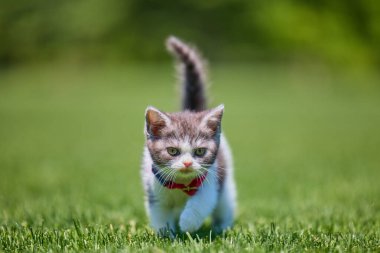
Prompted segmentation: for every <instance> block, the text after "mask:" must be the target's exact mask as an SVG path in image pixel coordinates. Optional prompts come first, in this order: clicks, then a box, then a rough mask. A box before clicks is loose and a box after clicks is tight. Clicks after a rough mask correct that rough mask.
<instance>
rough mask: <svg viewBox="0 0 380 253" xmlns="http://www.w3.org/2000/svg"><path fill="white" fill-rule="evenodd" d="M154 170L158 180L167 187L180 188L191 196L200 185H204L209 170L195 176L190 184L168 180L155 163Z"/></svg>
mask: <svg viewBox="0 0 380 253" xmlns="http://www.w3.org/2000/svg"><path fill="white" fill-rule="evenodd" d="M152 172H153V174H154V175H155V176H156V178H157V180H158V182H160V183H161V184H162V185H163V186H165V187H166V188H168V189H180V190H182V191H183V192H184V193H186V194H187V195H189V196H193V195H194V194H195V193H197V191H198V188H199V186H201V185H202V183H203V181H204V180H205V179H206V175H207V172H206V173H204V174H203V175H202V176H200V177H196V178H194V179H193V181H191V182H190V184H188V185H185V184H178V183H176V182H173V181H166V180H165V179H164V178H163V176H162V175H161V174H160V172H159V171H158V169H157V168H156V167H155V166H154V165H152Z"/></svg>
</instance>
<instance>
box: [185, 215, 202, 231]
mask: <svg viewBox="0 0 380 253" xmlns="http://www.w3.org/2000/svg"><path fill="white" fill-rule="evenodd" d="M202 222H203V220H200V219H199V218H197V217H196V216H195V215H194V214H191V213H190V212H184V213H182V214H181V217H180V218H179V227H180V229H181V231H182V232H190V233H191V232H194V231H197V230H198V229H199V228H200V227H201V226H202Z"/></svg>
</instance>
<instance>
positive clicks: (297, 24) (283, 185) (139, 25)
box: [0, 0, 380, 252]
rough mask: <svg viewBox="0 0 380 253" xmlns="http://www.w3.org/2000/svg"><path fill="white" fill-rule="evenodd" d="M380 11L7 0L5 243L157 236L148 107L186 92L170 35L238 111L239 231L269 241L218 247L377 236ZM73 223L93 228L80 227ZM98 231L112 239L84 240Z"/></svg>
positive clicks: (2, 51) (319, 245) (0, 188)
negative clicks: (144, 175) (204, 66)
mask: <svg viewBox="0 0 380 253" xmlns="http://www.w3.org/2000/svg"><path fill="white" fill-rule="evenodd" d="M379 8H380V2H378V1H368V0H366V1H308V2H305V1H229V0H228V1H204V2H199V1H198V2H194V1H171V0H170V1H121V0H110V1H99V0H93V1H87V0H86V1H84V0H83V1H69V0H68V1H42V0H34V1H25V0H20V1H1V2H0V250H1V249H3V250H10V251H14V250H16V249H18V250H21V251H25V250H33V249H39V250H43V251H47V250H48V249H50V250H53V251H57V250H62V249H63V248H65V249H69V250H70V249H71V250H74V251H76V250H80V249H87V250H94V249H99V248H100V249H105V248H107V247H108V249H110V248H111V249H112V248H124V247H126V248H128V247H129V249H132V250H140V249H142V248H144V247H150V246H153V245H157V244H158V243H160V242H157V241H152V240H154V239H152V238H153V237H152V235H151V234H148V235H145V234H143V231H145V229H146V226H147V218H146V216H145V212H144V207H143V193H142V186H141V183H140V175H139V173H140V172H139V168H140V160H141V153H142V148H143V143H144V136H143V125H144V111H145V108H146V107H147V106H148V105H154V106H156V107H158V108H161V109H163V110H167V111H176V110H178V108H179V104H180V103H179V96H178V94H179V93H178V91H179V88H178V86H175V82H176V78H175V77H174V76H175V74H174V68H173V64H172V59H171V57H170V56H169V55H168V54H167V53H166V51H165V48H164V40H165V38H166V37H167V36H168V35H170V34H174V35H177V36H179V37H180V38H183V39H184V40H185V41H190V42H192V43H194V44H195V45H197V46H198V48H199V49H200V50H201V51H202V52H203V53H204V55H205V57H206V58H207V59H208V60H209V62H210V78H209V79H210V83H211V84H212V85H211V88H210V95H209V97H210V105H212V106H214V105H217V104H220V103H224V104H225V108H226V111H225V116H224V119H223V129H224V131H225V133H226V135H227V138H228V139H229V141H230V144H231V147H232V151H233V154H234V160H235V167H236V180H237V186H238V194H239V212H238V217H237V225H236V226H235V230H234V231H233V233H236V234H239V235H241V236H248V237H249V236H250V235H251V234H253V235H254V236H255V238H256V239H257V240H256V241H255V242H254V243H253V242H249V243H247V242H246V241H244V240H242V239H241V238H240V237H238V236H237V237H234V235H232V236H231V238H229V239H226V241H225V242H221V245H222V246H223V245H224V246H223V247H227V246H228V245H230V242H232V241H233V242H234V243H236V244H239V243H240V244H239V246H236V248H234V249H235V250H236V252H241V250H243V249H247V248H252V247H253V248H254V247H257V248H258V249H266V250H273V249H274V250H278V251H279V250H281V249H288V250H289V249H293V250H294V249H296V250H297V249H298V250H299V251H303V250H306V249H308V248H309V249H310V248H314V249H327V246H326V245H328V247H331V248H330V249H332V250H334V249H336V250H339V249H340V250H342V249H343V250H350V249H351V250H352V249H355V248H352V247H357V248H362V249H367V250H368V249H369V250H376V249H379V245H380V243H379V242H380V239H379V238H380V237H379V231H380V224H379V221H380V212H379V210H380V203H379V199H380V198H379V197H380V184H379V178H380V168H379V167H380V156H379V150H380V132H379V129H380V87H379V83H380V77H379V75H378V72H377V70H378V69H379V64H380V61H379V60H380V51H379V50H380V49H379V46H378V45H379V42H380V15H379V14H380V9H379ZM73 220H74V221H75V220H78V221H79V222H80V223H81V224H82V225H83V226H84V228H86V229H87V228H88V229H89V231H90V232H88V231H87V233H86V234H81V233H79V232H78V233H77V232H75V231H78V230H76V229H77V227H75V228H74V223H73ZM110 224H112V226H111V225H110ZM113 228H115V229H116V230H114V229H113ZM239 229H240V230H239ZM273 229H275V230H276V231H277V232H276V233H277V235H278V236H279V237H278V238H282V239H283V240H284V241H285V242H284V241H281V240H282V239H281V240H280V239H278V238H277V237H276V238H277V239H278V240H277V239H276V238H274V237H271V236H270V235H271V232H270V231H274V230H273ZM30 231H32V232H30ZM33 231H34V232H33ZM38 231H40V234H38V233H37V232H38ZM94 231H95V232H96V231H98V232H99V233H104V235H107V236H108V237H107V236H106V238H108V239H109V240H108V239H107V240H108V241H107V240H105V241H102V242H99V241H96V240H92V239H88V240H87V244H83V240H84V239H83V238H82V237H81V236H85V237H86V236H88V238H90V237H91V238H92V236H95V234H96V237H97V233H98V232H96V233H95V232H94ZM115 231H116V232H115ZM239 231H240V232H239ZM268 231H269V232H268ZM142 234H143V235H144V236H143V237H141V238H143V239H141V238H140V237H139V236H141V235H142ZM66 237H67V238H68V239H67V238H66ZM38 238H42V239H38ZM86 238H87V237H86ZM139 238H140V239H139ZM239 238H240V239H239ZM260 238H261V239H260ZM287 238H288V239H287ZM326 238H330V239H329V241H328V243H327V242H326V241H325V240H326ZM342 238H346V239H347V240H346V239H342ZM66 239H67V240H66ZM82 239H83V240H82ZM144 241H145V242H147V244H144V245H145V246H144V245H143V242H144ZM138 242H139V243H141V244H138ZM136 243H137V244H136ZM162 243H163V245H161V246H160V247H162V248H163V249H164V250H165V247H167V248H166V250H165V251H170V250H169V249H171V250H172V251H176V250H184V249H186V248H184V245H185V244H181V243H179V244H178V245H177V246H173V247H172V245H171V244H170V242H165V241H163V242H162ZM223 243H225V244H223ZM141 245H143V246H141ZM214 246H215V245H214ZM214 246H210V247H214ZM202 247H203V246H202ZM202 247H201V248H200V250H199V251H202V249H204V248H202ZM204 247H207V246H204ZM223 247H222V249H223ZM191 249H193V248H190V249H189V251H192V250H191ZM208 249H212V248H208ZM231 250H232V249H231Z"/></svg>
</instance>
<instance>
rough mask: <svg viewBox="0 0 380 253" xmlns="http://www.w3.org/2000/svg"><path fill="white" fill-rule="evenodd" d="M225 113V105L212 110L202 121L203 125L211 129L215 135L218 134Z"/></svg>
mask: <svg viewBox="0 0 380 253" xmlns="http://www.w3.org/2000/svg"><path fill="white" fill-rule="evenodd" d="M223 112H224V105H223V104H221V105H219V106H218V107H215V108H214V109H211V110H210V111H209V112H208V113H207V114H206V115H205V116H204V117H203V120H202V123H201V124H202V125H203V126H204V127H207V128H209V129H211V131H212V132H213V133H217V132H219V131H220V127H221V122H222V116H223Z"/></svg>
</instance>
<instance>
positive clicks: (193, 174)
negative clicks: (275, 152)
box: [142, 37, 236, 236]
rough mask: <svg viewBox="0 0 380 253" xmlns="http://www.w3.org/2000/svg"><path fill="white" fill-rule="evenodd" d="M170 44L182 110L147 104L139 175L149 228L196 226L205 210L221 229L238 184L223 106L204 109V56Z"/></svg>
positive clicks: (227, 223)
mask: <svg viewBox="0 0 380 253" xmlns="http://www.w3.org/2000/svg"><path fill="white" fill-rule="evenodd" d="M167 48H168V50H169V51H170V52H171V53H172V54H173V55H174V56H175V57H176V58H177V59H178V61H179V67H180V70H181V72H180V73H181V75H182V83H183V84H182V85H183V94H182V103H183V105H182V112H176V113H167V112H162V111H159V110H158V109H156V108H154V107H148V108H147V109H146V113H145V119H146V121H145V135H146V144H145V148H144V159H143V164H142V179H143V185H144V190H145V196H146V201H145V204H146V209H147V213H148V215H149V217H150V222H151V226H152V228H153V229H154V230H155V231H156V232H157V233H158V234H160V235H169V236H174V235H175V233H176V232H178V227H179V229H180V231H181V232H195V231H197V230H198V229H199V228H200V227H201V226H202V224H203V222H204V220H205V219H206V217H208V216H210V215H211V216H212V229H213V231H215V232H217V233H219V232H221V231H223V230H224V229H226V228H229V227H231V226H232V223H233V218H234V213H235V207H236V202H235V198H236V190H235V183H234V180H233V171H232V169H233V168H232V157H231V153H230V150H229V147H228V144H227V142H226V139H225V138H224V136H223V134H222V133H221V120H222V116H223V111H224V106H223V105H220V106H218V107H216V108H213V109H210V110H207V109H206V96H205V73H204V69H203V62H202V59H201V58H200V56H199V54H198V53H197V52H196V51H195V49H193V48H191V47H189V46H188V45H186V44H184V43H183V42H181V41H180V40H179V39H177V38H175V37H169V38H168V40H167Z"/></svg>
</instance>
